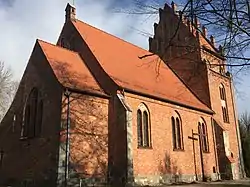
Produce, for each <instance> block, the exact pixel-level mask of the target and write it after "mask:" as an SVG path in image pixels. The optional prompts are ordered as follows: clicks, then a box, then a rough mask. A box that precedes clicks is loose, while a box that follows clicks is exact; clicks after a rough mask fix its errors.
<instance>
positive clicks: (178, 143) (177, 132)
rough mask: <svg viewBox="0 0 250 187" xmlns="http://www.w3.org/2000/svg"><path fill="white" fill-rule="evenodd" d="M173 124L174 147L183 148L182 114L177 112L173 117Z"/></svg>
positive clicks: (176, 148) (175, 148)
mask: <svg viewBox="0 0 250 187" xmlns="http://www.w3.org/2000/svg"><path fill="white" fill-rule="evenodd" d="M171 124H172V137H173V148H174V150H183V149H184V146H183V134H182V124H181V118H180V115H179V114H178V113H177V112H176V113H175V114H174V115H173V116H172V117H171Z"/></svg>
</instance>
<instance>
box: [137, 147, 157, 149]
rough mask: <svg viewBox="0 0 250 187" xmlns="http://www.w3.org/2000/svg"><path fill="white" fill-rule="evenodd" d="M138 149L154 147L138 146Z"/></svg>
mask: <svg viewBox="0 0 250 187" xmlns="http://www.w3.org/2000/svg"><path fill="white" fill-rule="evenodd" d="M137 149H153V147H152V146H138V147H137Z"/></svg>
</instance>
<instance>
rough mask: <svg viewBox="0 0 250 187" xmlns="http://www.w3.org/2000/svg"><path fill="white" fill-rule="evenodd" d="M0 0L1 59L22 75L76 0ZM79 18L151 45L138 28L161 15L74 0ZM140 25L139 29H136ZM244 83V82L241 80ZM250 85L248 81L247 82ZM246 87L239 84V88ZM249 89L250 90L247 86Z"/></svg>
mask: <svg viewBox="0 0 250 187" xmlns="http://www.w3.org/2000/svg"><path fill="white" fill-rule="evenodd" d="M4 1H5V0H0V5H1V6H0V23H1V28H0V60H1V61H4V62H5V63H7V64H9V65H10V66H11V67H12V68H13V69H14V73H15V77H16V78H18V79H20V78H21V76H22V74H23V71H24V69H25V67H26V64H27V62H28V59H29V56H30V54H31V51H32V49H33V46H34V43H35V40H36V39H37V38H39V39H43V40H46V41H49V42H52V43H55V42H56V41H57V38H58V36H59V34H60V31H61V28H62V26H63V24H64V17H65V12H64V9H65V7H66V4H67V2H72V1H73V0H71V1H70V0H53V1H51V0H43V1H34V0H12V2H11V4H10V5H8V6H6V5H7V4H6V3H3V2H4ZM75 2H76V8H77V18H78V19H80V20H82V21H84V22H87V23H89V24H91V25H93V26H95V27H98V28H100V29H102V30H105V31H107V32H109V33H111V34H114V35H116V36H118V37H121V38H123V39H125V40H127V41H129V42H131V43H134V44H136V45H139V46H141V47H144V48H146V49H147V48H148V38H147V37H145V36H142V34H139V33H138V32H139V31H138V30H140V31H145V32H148V33H152V32H153V22H156V21H158V16H157V15H153V16H148V15H142V16H140V17H139V16H133V15H128V14H122V13H114V12H115V11H114V10H115V9H112V8H111V7H112V0H95V1H93V0H81V1H80V0H79V1H77V0H75ZM136 29H138V30H136ZM242 85H243V84H242ZM247 85H248V86H249V83H247V82H246V81H245V83H244V86H245V87H246V86H247ZM245 87H242V86H240V87H239V89H241V90H242V89H243V88H245ZM248 90H250V89H249V88H248ZM238 103H239V104H240V105H239V107H238V108H239V109H240V111H243V110H245V109H246V108H247V104H248V103H250V98H247V99H246V100H244V101H242V100H241V99H240V97H239V99H238Z"/></svg>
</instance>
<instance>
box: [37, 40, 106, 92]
mask: <svg viewBox="0 0 250 187" xmlns="http://www.w3.org/2000/svg"><path fill="white" fill-rule="evenodd" d="M37 42H38V44H39V45H40V47H41V49H42V51H43V53H44V54H45V56H46V58H47V60H48V62H49V64H50V66H51V68H52V70H53V72H54V74H55V76H56V78H57V79H58V81H59V82H60V83H61V84H62V85H63V86H64V87H67V88H71V89H77V90H85V91H90V92H95V93H101V94H103V95H104V92H103V90H102V89H101V87H100V86H99V85H98V83H97V82H96V80H95V79H94V78H93V76H92V75H91V73H90V72H89V70H88V68H87V67H86V66H85V64H84V62H83V61H82V59H81V57H80V56H79V55H78V53H75V52H73V51H70V50H67V49H65V48H62V47H59V46H56V45H53V44H50V43H47V42H44V41H41V40H38V41H37Z"/></svg>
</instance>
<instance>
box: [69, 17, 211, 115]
mask: <svg viewBox="0 0 250 187" xmlns="http://www.w3.org/2000/svg"><path fill="white" fill-rule="evenodd" d="M72 23H73V24H74V26H75V27H76V29H77V30H78V32H79V33H80V35H81V37H82V38H83V40H84V41H85V42H86V43H87V45H88V46H89V48H90V49H91V51H92V53H93V54H94V55H95V57H96V58H97V60H98V61H99V63H100V65H101V66H102V67H103V69H104V71H105V72H106V73H108V75H109V76H110V77H111V78H112V79H113V80H114V81H115V82H116V83H117V84H118V85H119V86H121V87H123V88H127V89H131V90H134V91H138V92H141V93H145V94H148V95H152V96H155V97H159V98H163V99H168V100H171V101H175V102H178V103H182V104H185V105H188V106H192V107H195V108H199V109H202V110H206V111H209V112H211V110H210V109H209V108H208V107H207V106H206V105H205V104H203V103H202V102H201V101H200V100H199V99H198V98H197V97H196V96H195V95H194V94H193V93H192V92H191V91H190V90H189V89H188V88H187V87H186V86H185V85H184V83H183V82H182V81H181V80H180V79H179V78H178V77H177V76H176V75H175V74H174V73H173V71H172V70H171V69H170V68H169V67H168V66H167V65H166V64H165V63H164V62H163V61H162V60H161V59H160V58H159V57H158V56H156V55H153V54H150V52H148V51H146V50H144V49H142V48H140V47H137V46H135V45H133V44H130V43H128V42H126V41H124V40H122V39H120V38H117V37H115V36H112V35H110V34H108V33H106V32H104V31H101V30H99V29H97V28H95V27H93V26H90V25H88V24H86V23H83V22H81V21H79V20H76V21H73V22H72ZM149 54H150V55H149ZM143 55H148V56H147V57H145V58H142V59H141V58H139V57H141V56H143Z"/></svg>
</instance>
